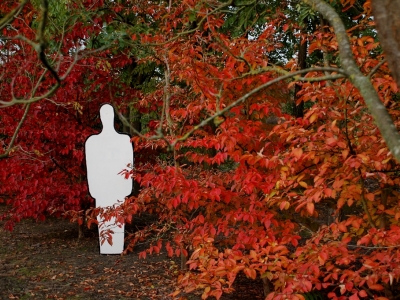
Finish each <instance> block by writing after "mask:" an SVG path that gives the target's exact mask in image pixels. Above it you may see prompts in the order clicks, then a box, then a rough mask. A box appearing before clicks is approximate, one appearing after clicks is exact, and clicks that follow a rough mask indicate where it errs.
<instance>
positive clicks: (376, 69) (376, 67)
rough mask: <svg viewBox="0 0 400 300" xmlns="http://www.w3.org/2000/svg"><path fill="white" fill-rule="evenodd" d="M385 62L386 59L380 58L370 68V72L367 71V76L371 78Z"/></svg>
mask: <svg viewBox="0 0 400 300" xmlns="http://www.w3.org/2000/svg"><path fill="white" fill-rule="evenodd" d="M385 62H386V59H382V60H381V61H380V62H379V63H378V64H377V65H376V66H375V67H374V68H373V69H372V70H371V72H369V74H368V75H367V77H368V78H371V77H372V75H374V74H375V73H376V72H377V71H378V70H379V68H380V67H382V65H383V64H384V63H385Z"/></svg>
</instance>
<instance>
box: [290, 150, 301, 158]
mask: <svg viewBox="0 0 400 300" xmlns="http://www.w3.org/2000/svg"><path fill="white" fill-rule="evenodd" d="M292 153H293V155H294V157H296V158H297V159H300V157H301V156H302V155H303V150H302V149H301V148H294V149H293V151H292Z"/></svg>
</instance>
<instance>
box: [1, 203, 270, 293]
mask: <svg viewBox="0 0 400 300" xmlns="http://www.w3.org/2000/svg"><path fill="white" fill-rule="evenodd" d="M2 210H3V211H4V206H2V205H0V214H1V211H2ZM96 230H97V229H96ZM77 237H78V226H77V224H76V223H70V222H68V221H67V220H63V219H55V218H49V219H47V220H46V221H44V222H35V221H33V220H24V221H23V222H21V223H19V224H17V226H16V227H15V229H14V231H13V232H8V231H5V230H4V228H3V224H2V223H1V222H0V299H85V300H86V299H96V300H97V299H141V300H147V299H149V300H150V299H166V300H168V299H172V298H171V297H170V296H168V295H169V294H170V293H172V292H174V291H175V289H176V282H177V277H178V275H179V274H180V272H181V271H180V270H179V267H178V265H179V262H178V259H171V258H168V257H167V256H166V254H165V252H161V253H160V254H159V255H150V256H147V258H146V259H139V256H138V253H139V252H140V251H142V250H143V249H145V248H144V247H145V246H146V245H142V246H141V247H143V249H135V251H133V252H131V253H129V254H128V255H123V256H121V255H100V254H99V242H98V235H97V232H96V231H94V230H90V231H89V230H88V231H87V232H86V237H85V238H83V239H80V240H78V239H77ZM234 288H235V292H234V293H232V294H229V295H223V297H222V298H221V300H233V299H235V300H248V299H251V300H258V299H263V296H262V290H263V289H262V283H261V281H251V280H248V279H247V278H245V277H239V278H238V279H237V281H236V282H235V286H234ZM178 299H181V300H197V299H201V294H190V295H183V294H182V295H180V296H178Z"/></svg>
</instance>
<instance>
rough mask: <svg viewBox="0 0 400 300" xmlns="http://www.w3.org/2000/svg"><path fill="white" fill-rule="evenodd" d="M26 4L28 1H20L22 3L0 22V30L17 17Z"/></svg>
mask: <svg viewBox="0 0 400 300" xmlns="http://www.w3.org/2000/svg"><path fill="white" fill-rule="evenodd" d="M26 3H28V0H22V2H21V3H20V4H19V5H18V6H17V7H16V8H15V9H13V10H12V11H10V12H9V13H8V14H7V15H6V16H4V17H3V18H2V19H1V20H0V30H2V29H3V28H4V27H6V26H7V25H8V24H9V23H10V22H11V21H12V20H13V19H14V18H15V17H16V16H18V15H19V13H20V12H21V10H22V9H23V8H24V6H25V4H26Z"/></svg>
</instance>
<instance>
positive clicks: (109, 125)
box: [100, 104, 114, 130]
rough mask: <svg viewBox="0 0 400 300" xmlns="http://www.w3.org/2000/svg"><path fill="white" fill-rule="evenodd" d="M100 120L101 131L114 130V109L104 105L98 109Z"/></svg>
mask: <svg viewBox="0 0 400 300" xmlns="http://www.w3.org/2000/svg"><path fill="white" fill-rule="evenodd" d="M100 120H101V123H102V124H103V130H110V129H114V108H113V107H112V106H111V105H110V104H105V105H103V106H102V107H101V108H100Z"/></svg>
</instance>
